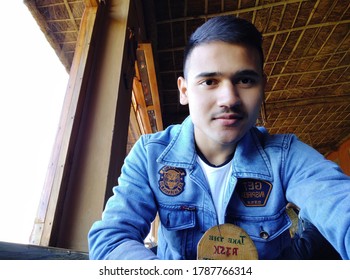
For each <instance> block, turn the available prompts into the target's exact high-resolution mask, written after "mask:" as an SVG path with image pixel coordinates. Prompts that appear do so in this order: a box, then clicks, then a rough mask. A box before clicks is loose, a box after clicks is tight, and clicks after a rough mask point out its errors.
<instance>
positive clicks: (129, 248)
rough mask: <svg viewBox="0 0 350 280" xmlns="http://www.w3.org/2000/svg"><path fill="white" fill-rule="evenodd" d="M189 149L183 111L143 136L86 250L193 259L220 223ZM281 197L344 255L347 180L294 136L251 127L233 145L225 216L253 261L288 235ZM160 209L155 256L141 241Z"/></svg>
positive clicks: (97, 255) (349, 200) (349, 199)
mask: <svg viewBox="0 0 350 280" xmlns="http://www.w3.org/2000/svg"><path fill="white" fill-rule="evenodd" d="M196 156H197V154H196V150H195V144H194V137H193V124H192V122H191V118H190V117H188V118H187V119H186V120H185V121H184V123H183V124H182V125H175V126H171V127H168V128H167V129H166V130H164V131H162V132H159V133H156V134H150V135H144V136H142V137H141V138H140V139H139V141H138V142H137V143H136V144H135V145H134V147H133V149H132V151H131V152H130V153H129V155H128V156H127V157H126V159H125V164H124V166H123V168H122V174H121V176H120V178H119V180H118V186H116V187H115V188H114V189H113V191H114V195H113V196H112V197H111V198H110V199H109V200H108V202H107V204H106V207H105V210H104V212H103V215H102V220H101V221H97V222H95V223H94V224H93V226H92V228H91V230H90V232H89V236H88V240H89V251H90V258H91V259H157V258H160V259H195V258H196V252H197V244H198V241H199V240H200V238H201V237H202V235H203V233H204V232H205V231H206V230H208V229H209V228H211V227H212V226H214V225H217V215H216V211H215V207H214V204H213V201H212V198H211V195H210V190H209V187H208V185H207V182H206V179H205V176H204V173H203V172H202V169H201V167H200V166H199V164H198V163H197V161H196ZM288 201H290V202H293V203H295V204H296V205H298V206H299V207H300V208H301V212H300V215H301V216H302V217H305V218H306V219H307V220H309V221H311V222H312V223H313V224H314V225H315V226H316V227H317V228H318V229H319V231H320V232H321V233H322V234H323V235H324V236H325V237H326V238H327V239H328V240H329V241H330V243H331V244H332V245H333V246H334V247H335V248H336V249H337V251H338V252H340V254H341V256H342V258H344V259H349V256H350V178H349V177H348V176H346V175H344V174H343V173H342V172H341V171H340V170H339V168H338V167H337V165H336V164H334V163H332V162H330V161H328V160H325V159H324V157H323V156H322V155H321V154H319V153H318V152H316V151H315V150H314V149H312V148H311V147H309V146H307V145H306V144H303V143H302V142H300V141H299V140H298V139H297V138H296V137H295V136H293V135H269V134H268V133H267V132H266V130H264V129H263V128H252V129H251V130H250V131H249V132H248V133H247V134H246V135H245V136H244V137H243V138H242V139H241V140H240V141H239V143H238V145H237V148H236V151H235V155H234V158H233V171H232V176H231V179H230V182H229V187H228V188H227V193H226V194H225V199H224V203H225V207H226V216H225V222H227V223H233V224H235V225H238V226H240V227H242V228H243V229H244V230H245V231H246V232H247V233H248V234H249V235H250V237H251V238H252V240H253V241H254V243H255V245H256V247H257V250H258V254H259V259H275V258H277V257H278V256H279V254H280V253H281V252H282V250H283V249H284V248H285V247H287V246H289V245H290V243H291V239H290V234H289V231H288V228H289V227H290V225H291V221H290V219H289V217H288V215H287V214H286V211H285V206H286V204H287V202H288ZM157 213H158V214H159V218H160V221H161V223H160V226H159V231H158V251H157V256H155V255H154V254H153V253H152V252H151V251H150V250H149V249H147V248H145V246H144V245H143V241H144V239H145V237H146V236H147V234H148V233H149V231H150V224H151V222H152V221H153V220H154V219H155V217H156V215H157Z"/></svg>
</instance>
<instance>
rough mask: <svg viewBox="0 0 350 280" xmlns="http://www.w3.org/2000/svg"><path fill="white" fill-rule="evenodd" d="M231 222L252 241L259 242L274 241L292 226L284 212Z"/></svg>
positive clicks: (245, 217) (239, 218)
mask: <svg viewBox="0 0 350 280" xmlns="http://www.w3.org/2000/svg"><path fill="white" fill-rule="evenodd" d="M233 220H234V221H233V223H234V224H236V225H237V226H239V227H241V228H243V229H244V230H245V231H246V232H247V233H248V234H249V236H250V237H251V238H252V239H253V240H256V241H260V242H268V241H271V240H274V239H275V238H277V237H278V236H280V235H281V234H282V233H283V232H285V231H286V230H288V229H289V227H290V226H291V224H292V222H291V220H290V218H289V217H288V215H287V213H286V212H285V211H283V212H282V213H279V214H277V215H274V216H263V217H250V216H243V217H242V216H240V217H235V218H234V219H233Z"/></svg>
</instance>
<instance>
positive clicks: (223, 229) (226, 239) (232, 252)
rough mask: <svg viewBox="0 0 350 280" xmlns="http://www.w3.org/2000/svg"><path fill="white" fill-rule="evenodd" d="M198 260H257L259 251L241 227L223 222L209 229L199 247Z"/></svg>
mask: <svg viewBox="0 0 350 280" xmlns="http://www.w3.org/2000/svg"><path fill="white" fill-rule="evenodd" d="M197 259H198V260H257V259H258V251H257V250H256V247H255V244H254V242H253V240H252V239H251V238H250V236H249V235H248V234H247V233H246V232H245V231H244V230H243V229H242V228H240V227H238V226H235V225H232V224H223V225H218V226H214V227H212V228H210V229H208V230H207V231H206V232H205V233H204V235H203V236H202V238H201V239H200V241H199V243H198V247H197Z"/></svg>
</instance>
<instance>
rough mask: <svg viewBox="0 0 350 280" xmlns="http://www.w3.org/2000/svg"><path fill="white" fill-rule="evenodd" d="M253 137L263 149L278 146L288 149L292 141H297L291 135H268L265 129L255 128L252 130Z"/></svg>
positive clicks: (261, 127)
mask: <svg viewBox="0 0 350 280" xmlns="http://www.w3.org/2000/svg"><path fill="white" fill-rule="evenodd" d="M252 133H253V135H255V137H256V138H257V140H258V141H259V142H260V144H261V145H262V146H263V147H271V146H278V147H282V148H288V147H289V146H290V144H291V142H292V141H293V140H294V139H297V137H296V135H295V134H292V133H275V134H273V133H270V132H269V131H268V129H267V128H265V127H263V126H259V127H258V126H257V127H254V128H253V129H252Z"/></svg>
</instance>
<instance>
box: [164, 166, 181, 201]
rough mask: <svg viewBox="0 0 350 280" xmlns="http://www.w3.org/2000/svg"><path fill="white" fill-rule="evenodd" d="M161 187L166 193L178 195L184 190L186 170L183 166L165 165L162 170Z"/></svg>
mask: <svg viewBox="0 0 350 280" xmlns="http://www.w3.org/2000/svg"><path fill="white" fill-rule="evenodd" d="M159 174H160V179H159V189H160V190H161V191H162V192H163V193H164V194H166V195H169V196H176V195H179V194H180V193H182V192H183V190H184V186H185V175H186V172H185V170H183V169H182V168H175V167H170V166H164V167H163V168H162V169H161V170H160V171H159Z"/></svg>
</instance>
